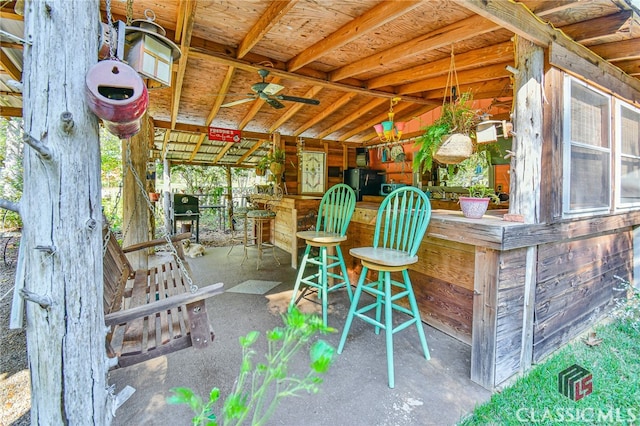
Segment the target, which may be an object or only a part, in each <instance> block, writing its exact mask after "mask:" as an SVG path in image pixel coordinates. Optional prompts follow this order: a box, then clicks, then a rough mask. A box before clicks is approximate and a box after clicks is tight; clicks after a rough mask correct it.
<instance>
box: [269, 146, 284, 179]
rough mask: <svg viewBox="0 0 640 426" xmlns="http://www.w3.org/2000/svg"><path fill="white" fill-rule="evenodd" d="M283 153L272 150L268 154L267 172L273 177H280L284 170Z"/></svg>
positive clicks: (279, 150) (275, 149)
mask: <svg viewBox="0 0 640 426" xmlns="http://www.w3.org/2000/svg"><path fill="white" fill-rule="evenodd" d="M284 159H285V153H284V150H283V149H279V148H274V149H273V151H272V152H271V153H270V154H269V161H270V163H269V170H271V173H272V174H273V175H274V176H280V175H281V174H282V171H283V170H284Z"/></svg>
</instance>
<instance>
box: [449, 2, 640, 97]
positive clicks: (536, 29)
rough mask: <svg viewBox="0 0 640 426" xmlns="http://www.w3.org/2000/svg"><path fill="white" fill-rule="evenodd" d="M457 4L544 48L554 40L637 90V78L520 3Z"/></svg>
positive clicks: (639, 83)
mask: <svg viewBox="0 0 640 426" xmlns="http://www.w3.org/2000/svg"><path fill="white" fill-rule="evenodd" d="M459 4H460V5H461V6H463V7H466V8H467V9H469V10H470V11H472V12H474V13H477V14H479V15H481V16H484V17H485V18H487V19H490V20H492V21H493V22H495V23H496V24H498V25H500V26H502V27H504V28H506V29H508V30H509V31H511V32H513V33H515V34H517V35H518V36H520V37H523V38H525V39H527V40H529V41H531V42H533V43H535V44H537V45H539V46H542V47H545V48H548V47H550V46H551V44H552V43H556V44H558V45H559V46H561V47H562V48H564V49H566V50H567V51H569V52H571V53H573V54H575V55H577V56H578V57H580V58H582V59H584V60H585V61H587V62H589V63H591V64H594V65H596V66H597V67H598V68H599V69H600V70H601V71H600V72H602V73H604V74H606V75H608V76H609V77H612V78H614V79H616V80H618V81H620V82H621V83H622V84H623V85H626V86H629V87H632V88H633V89H635V90H636V91H640V80H638V79H637V78H633V77H631V76H629V75H626V74H624V73H620V70H619V69H618V68H617V67H616V66H615V65H613V64H611V63H609V62H606V61H604V60H603V59H602V58H600V57H599V56H598V55H596V54H595V53H593V52H592V51H591V50H589V48H587V47H585V46H583V45H581V44H580V43H576V42H575V41H573V40H571V39H570V38H569V37H567V36H566V35H564V33H562V32H561V31H560V30H557V29H555V28H553V26H551V25H548V24H545V23H543V22H540V20H539V19H538V18H537V17H536V16H534V15H533V13H532V12H531V11H530V10H529V9H527V8H526V7H525V6H524V5H523V4H520V3H512V2H505V1H500V0H460V2H459Z"/></svg>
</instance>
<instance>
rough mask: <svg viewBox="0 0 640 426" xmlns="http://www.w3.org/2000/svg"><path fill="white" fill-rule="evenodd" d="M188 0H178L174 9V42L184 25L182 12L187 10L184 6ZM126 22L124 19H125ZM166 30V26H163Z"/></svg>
mask: <svg viewBox="0 0 640 426" xmlns="http://www.w3.org/2000/svg"><path fill="white" fill-rule="evenodd" d="M187 1H189V0H179V1H178V7H177V9H176V28H175V31H176V32H175V34H174V35H173V40H174V41H175V42H176V43H180V40H181V37H182V29H183V26H184V14H185V12H186V10H187V8H186V6H185V4H184V3H185V2H187ZM125 22H126V21H125ZM165 31H166V28H165Z"/></svg>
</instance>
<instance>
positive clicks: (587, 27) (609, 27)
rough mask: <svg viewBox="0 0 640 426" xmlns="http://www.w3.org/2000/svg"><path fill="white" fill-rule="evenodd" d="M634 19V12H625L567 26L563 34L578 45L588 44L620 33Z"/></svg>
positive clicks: (564, 27)
mask: <svg viewBox="0 0 640 426" xmlns="http://www.w3.org/2000/svg"><path fill="white" fill-rule="evenodd" d="M632 17H633V12H632V11H631V10H623V11H620V12H618V13H614V14H611V15H607V16H603V17H601V18H595V19H589V20H587V21H582V22H577V23H575V24H571V25H565V26H563V27H562V28H561V29H562V32H564V33H565V34H566V35H568V36H569V37H571V38H572V39H574V40H575V41H577V42H578V43H586V42H589V41H594V40H598V39H600V38H602V37H608V36H611V35H612V34H615V33H617V32H619V31H620V30H621V28H622V26H623V25H624V24H625V23H627V22H628V21H629V19H631V18H632Z"/></svg>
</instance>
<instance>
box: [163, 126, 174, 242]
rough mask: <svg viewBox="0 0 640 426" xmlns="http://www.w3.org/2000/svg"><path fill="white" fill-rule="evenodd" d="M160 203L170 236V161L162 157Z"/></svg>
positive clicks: (166, 230) (165, 226)
mask: <svg viewBox="0 0 640 426" xmlns="http://www.w3.org/2000/svg"><path fill="white" fill-rule="evenodd" d="M168 131H169V130H167V132H168ZM163 154H164V153H163ZM162 203H163V204H162V205H163V207H164V229H165V232H166V233H167V234H169V235H171V233H172V228H171V226H172V225H173V224H172V223H171V220H172V215H171V160H169V159H168V158H167V157H164V160H163V167H162Z"/></svg>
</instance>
